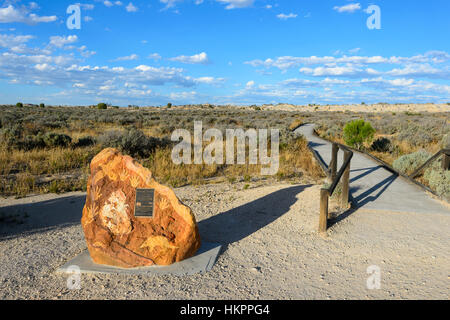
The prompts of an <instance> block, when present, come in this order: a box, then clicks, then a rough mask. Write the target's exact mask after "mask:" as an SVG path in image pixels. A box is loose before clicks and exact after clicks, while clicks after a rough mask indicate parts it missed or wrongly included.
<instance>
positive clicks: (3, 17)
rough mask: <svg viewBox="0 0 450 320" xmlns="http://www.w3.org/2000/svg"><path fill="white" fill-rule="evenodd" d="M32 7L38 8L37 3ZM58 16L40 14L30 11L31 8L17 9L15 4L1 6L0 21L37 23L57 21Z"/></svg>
mask: <svg viewBox="0 0 450 320" xmlns="http://www.w3.org/2000/svg"><path fill="white" fill-rule="evenodd" d="M30 8H31V9H36V6H35V5H31V6H30ZM56 20H57V17H56V16H38V15H36V14H34V13H29V9H28V8H26V7H22V8H20V9H16V8H15V7H14V6H13V5H11V4H10V5H8V6H7V7H4V8H0V23H13V22H20V23H27V24H37V23H41V22H44V23H46V22H53V21H56Z"/></svg>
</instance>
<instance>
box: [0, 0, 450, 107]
mask: <svg viewBox="0 0 450 320" xmlns="http://www.w3.org/2000/svg"><path fill="white" fill-rule="evenodd" d="M72 4H77V3H76V2H73V1H64V0H58V1H53V0H52V1H43V0H36V1H35V2H29V1H20V0H7V1H4V0H3V1H2V0H0V103H16V102H17V101H23V102H26V103H40V102H44V103H47V104H62V105H77V104H80V105H89V104H94V103H98V102H107V103H112V104H115V105H121V106H126V105H129V104H136V105H141V106H145V105H163V104H167V103H168V102H172V103H174V104H189V103H215V104H264V103H280V102H287V103H294V104H310V103H320V104H343V103H360V102H362V101H364V102H366V103H376V102H391V103H396V102H407V103H410V102H436V103H440V102H450V83H449V79H450V41H449V35H450V20H449V19H448V14H449V13H450V2H449V1H448V0H430V1H414V0H411V1H396V0H388V1H382V0H375V1H370V2H369V1H348V0H308V1H307V0H302V1H300V0H297V1H293V0H290V1H272V0H203V1H202V0H153V1H148V0H147V1H143V0H133V1H132V2H130V1H112V0H110V1H103V0H86V1H83V2H81V3H78V5H80V8H81V29H79V30H78V29H73V30H70V29H68V27H67V25H66V21H67V19H68V18H69V16H70V14H67V13H66V10H67V8H68V6H69V5H72ZM370 5H377V6H378V7H379V8H380V11H381V20H380V21H381V29H369V28H368V26H367V19H368V18H369V17H370V16H371V14H370V13H368V12H367V10H366V9H367V8H368V7H369V6H370Z"/></svg>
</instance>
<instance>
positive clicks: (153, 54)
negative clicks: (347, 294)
mask: <svg viewBox="0 0 450 320" xmlns="http://www.w3.org/2000/svg"><path fill="white" fill-rule="evenodd" d="M148 58H149V59H153V60H161V56H160V55H159V54H158V53H152V54H150V55H149V56H148Z"/></svg>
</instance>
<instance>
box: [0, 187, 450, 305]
mask: <svg viewBox="0 0 450 320" xmlns="http://www.w3.org/2000/svg"><path fill="white" fill-rule="evenodd" d="M244 185H245V184H244V183H236V184H228V183H220V184H210V185H203V186H189V187H184V188H179V189H176V193H177V195H178V196H179V197H180V198H181V199H182V200H183V201H184V202H185V203H186V204H188V205H189V206H191V207H192V209H193V210H194V212H195V213H196V217H197V220H198V221H199V228H200V233H201V236H202V237H203V239H205V240H208V241H213V242H221V243H223V244H224V247H225V248H224V250H223V252H222V254H221V255H220V257H219V259H218V261H217V263H216V265H215V266H214V267H213V269H212V271H211V272H208V273H206V274H197V275H194V276H190V277H176V276H142V275H115V274H111V275H82V278H81V289H80V290H69V289H67V285H66V282H67V276H66V275H61V274H56V273H55V269H56V268H57V267H59V266H60V265H62V264H64V263H65V262H66V261H67V260H69V259H70V258H72V257H74V256H75V255H77V254H79V253H80V252H82V251H83V250H84V249H85V248H86V245H85V242H84V237H83V232H82V229H81V226H80V223H79V220H80V218H81V209H82V206H83V204H84V196H85V195H84V194H83V193H70V194H65V195H59V196H56V195H45V196H37V197H30V198H26V199H19V200H14V199H2V200H1V201H0V203H1V204H0V212H1V214H2V216H3V217H4V221H3V222H1V223H0V285H1V286H0V299H19V298H20V299H435V298H438V299H448V298H449V288H450V270H449V266H450V253H449V250H448V248H449V247H450V238H449V237H448V230H450V215H446V214H439V213H436V214H433V215H427V214H417V213H392V212H386V211H368V210H358V211H357V212H354V213H352V214H351V215H349V216H347V217H346V218H345V219H343V220H341V221H340V222H339V223H337V224H335V225H334V226H332V227H331V229H330V231H329V237H327V238H323V237H320V236H319V235H317V233H316V228H317V224H318V209H319V208H318V206H319V199H318V196H319V189H320V186H317V185H310V184H307V183H304V184H298V185H293V184H287V183H279V182H274V181H266V182H252V183H250V188H248V189H246V190H244V189H245V188H244ZM371 265H377V266H379V267H380V270H381V288H380V289H379V290H369V289H367V287H366V280H367V278H368V277H369V274H367V268H368V267H369V266H371Z"/></svg>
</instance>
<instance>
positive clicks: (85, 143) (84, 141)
mask: <svg viewBox="0 0 450 320" xmlns="http://www.w3.org/2000/svg"><path fill="white" fill-rule="evenodd" d="M94 144H95V139H94V138H92V137H90V136H87V137H82V138H80V139H78V141H77V142H76V143H74V144H73V147H74V148H83V147H89V146H92V145H94Z"/></svg>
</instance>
